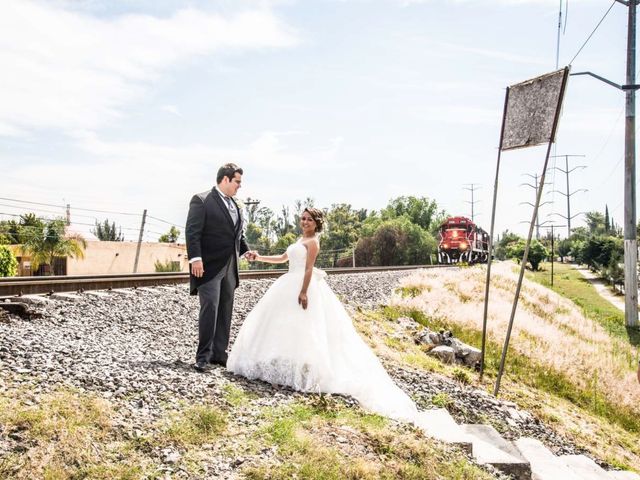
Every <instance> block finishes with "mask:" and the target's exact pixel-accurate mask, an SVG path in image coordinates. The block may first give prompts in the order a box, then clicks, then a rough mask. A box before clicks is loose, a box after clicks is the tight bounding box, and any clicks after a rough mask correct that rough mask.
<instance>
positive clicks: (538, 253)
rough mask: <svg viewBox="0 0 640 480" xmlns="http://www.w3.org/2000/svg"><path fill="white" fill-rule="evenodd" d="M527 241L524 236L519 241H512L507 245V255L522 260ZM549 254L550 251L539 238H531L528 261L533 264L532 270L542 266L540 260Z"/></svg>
mask: <svg viewBox="0 0 640 480" xmlns="http://www.w3.org/2000/svg"><path fill="white" fill-rule="evenodd" d="M526 245H527V242H526V240H525V239H524V238H521V239H519V240H518V241H517V242H515V243H514V242H512V243H510V244H509V246H508V247H507V256H508V257H509V258H513V259H515V260H518V261H521V260H522V257H523V256H524V249H525V247H526ZM548 256H549V251H548V250H547V249H546V248H544V245H542V243H540V242H539V241H538V240H531V245H530V246H529V255H528V256H527V261H528V262H529V263H530V264H531V270H533V271H534V272H535V271H537V270H538V268H539V267H540V262H542V261H543V260H544V259H545V258H547V257H548Z"/></svg>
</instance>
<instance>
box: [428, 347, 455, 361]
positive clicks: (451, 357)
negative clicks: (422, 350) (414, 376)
mask: <svg viewBox="0 0 640 480" xmlns="http://www.w3.org/2000/svg"><path fill="white" fill-rule="evenodd" d="M427 355H431V356H432V357H436V358H437V359H438V360H440V361H441V362H443V363H448V364H449V363H453V362H455V359H456V353H455V351H454V350H453V348H451V347H447V346H446V345H438V346H437V347H435V348H433V349H432V350H431V351H430V352H429V353H428V354H427Z"/></svg>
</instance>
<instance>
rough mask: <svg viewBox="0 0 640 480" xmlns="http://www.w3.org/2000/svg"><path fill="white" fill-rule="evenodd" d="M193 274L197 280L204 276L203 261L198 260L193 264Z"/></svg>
mask: <svg viewBox="0 0 640 480" xmlns="http://www.w3.org/2000/svg"><path fill="white" fill-rule="evenodd" d="M191 274H192V275H193V276H194V277H197V278H200V277H201V276H202V275H204V265H203V264H202V260H196V261H195V262H193V263H192V264H191Z"/></svg>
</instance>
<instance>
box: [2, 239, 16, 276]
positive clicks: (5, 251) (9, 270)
mask: <svg viewBox="0 0 640 480" xmlns="http://www.w3.org/2000/svg"><path fill="white" fill-rule="evenodd" d="M16 273H18V261H17V260H16V257H15V255H14V254H13V252H12V251H11V250H9V247H7V246H5V245H0V277H15V275H16Z"/></svg>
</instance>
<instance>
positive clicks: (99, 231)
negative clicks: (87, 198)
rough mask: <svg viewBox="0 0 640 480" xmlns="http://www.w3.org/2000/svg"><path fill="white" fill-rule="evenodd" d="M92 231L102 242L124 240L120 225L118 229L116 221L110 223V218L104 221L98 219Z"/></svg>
mask: <svg viewBox="0 0 640 480" xmlns="http://www.w3.org/2000/svg"><path fill="white" fill-rule="evenodd" d="M91 233H93V234H94V235H95V236H96V238H97V239H98V240H100V241H102V242H124V236H123V235H122V229H121V228H120V227H118V228H117V229H116V222H111V223H109V219H108V218H106V219H105V220H104V222H102V223H99V222H98V221H97V220H96V228H95V229H93V230H91Z"/></svg>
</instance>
